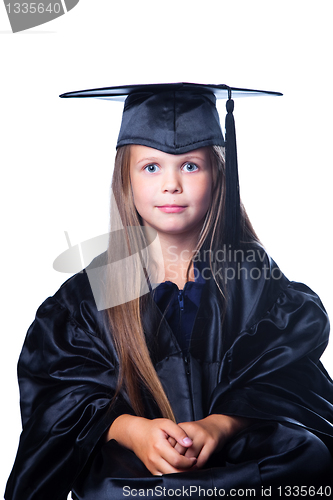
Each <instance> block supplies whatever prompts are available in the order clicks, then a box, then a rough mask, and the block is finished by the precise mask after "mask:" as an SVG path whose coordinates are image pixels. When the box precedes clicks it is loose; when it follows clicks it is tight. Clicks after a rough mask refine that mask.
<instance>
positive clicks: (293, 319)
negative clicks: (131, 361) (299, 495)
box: [5, 256, 333, 500]
mask: <svg viewBox="0 0 333 500" xmlns="http://www.w3.org/2000/svg"><path fill="white" fill-rule="evenodd" d="M242 265H243V267H244V269H245V270H247V272H248V273H250V272H251V270H253V269H255V268H258V269H259V270H260V269H261V270H262V271H263V270H264V268H265V272H262V273H261V274H260V276H259V278H258V279H246V274H245V273H241V274H240V276H239V277H238V278H237V279H235V280H230V282H229V287H228V306H227V311H226V317H225V321H224V323H223V327H222V326H221V304H220V300H219V294H218V291H217V289H216V286H215V284H214V282H213V280H212V279H209V277H206V284H205V288H204V291H203V294H202V300H201V303H200V307H199V310H198V313H197V317H196V321H195V325H194V329H193V332H192V338H191V343H190V349H189V352H188V353H186V354H187V356H186V362H185V358H184V353H183V352H182V351H181V349H180V347H179V345H178V343H177V340H176V339H175V337H174V335H173V333H172V331H171V329H170V327H169V326H168V324H167V322H166V321H165V320H164V319H163V317H162V314H161V312H160V310H159V309H158V307H157V306H156V304H155V303H154V301H153V299H152V298H150V297H148V305H147V307H146V310H145V313H144V317H143V325H144V330H145V334H146V338H147V344H148V347H149V349H150V353H151V357H152V360H153V362H154V365H155V367H156V370H157V373H158V375H159V377H160V380H161V382H162V384H163V386H164V388H165V391H166V393H167V396H168V398H169V400H170V403H171V405H172V407H173V410H174V413H175V415H176V419H177V421H178V422H182V421H189V420H197V419H200V418H203V417H204V416H207V415H208V414H211V413H222V414H229V415H239V416H246V417H251V418H254V419H256V420H257V421H258V422H259V423H258V424H257V425H258V426H259V430H258V429H257V430H256V431H254V429H253V428H252V431H253V432H252V431H251V428H250V429H249V431H248V433H245V434H244V433H242V434H241V435H240V436H239V437H237V439H236V440H233V441H232V442H231V443H230V446H229V448H228V450H229V452H230V453H231V451H230V450H232V449H233V450H234V452H233V453H234V455H233V454H231V455H230V456H231V458H230V456H228V457H225V458H224V459H223V460H224V462H223V463H224V465H223V467H225V463H228V464H229V465H228V467H227V469H228V474H230V475H229V479H228V481H229V483H226V484H229V486H231V485H232V484H234V485H237V484H243V483H242V480H241V478H242V477H247V476H248V477H249V481H250V479H251V478H253V481H254V482H255V481H257V483H258V485H259V483H260V487H261V486H262V484H265V485H267V487H269V486H270V484H269V482H270V481H275V482H276V481H278V480H279V481H282V478H283V477H285V476H284V475H285V473H286V470H287V469H288V467H289V468H290V467H291V469H290V470H293V466H294V469H295V470H297V469H299V467H300V466H299V465H297V464H299V463H301V462H302V461H303V465H302V466H301V468H302V467H303V470H304V474H305V472H306V475H305V477H304V479H305V478H307V477H308V474H309V472H308V470H309V464H310V465H311V467H312V465H313V464H312V462H313V463H316V464H319V471H318V470H314V474H312V478H311V479H312V480H313V481H315V480H317V479H318V481H322V480H324V479H325V481H328V480H331V479H326V477H327V469H331V468H332V464H331V463H330V457H329V455H327V450H328V449H329V450H330V452H331V453H332V452H333V426H332V422H333V407H332V403H333V385H332V381H331V380H330V378H329V377H328V376H327V374H326V372H325V370H324V369H323V367H322V365H321V363H320V361H319V358H320V356H321V354H322V352H323V350H324V348H325V346H326V344H327V338H328V331H329V326H328V319H327V315H326V312H325V310H324V308H323V306H322V304H321V302H320V300H319V299H318V297H317V296H316V295H315V294H314V293H313V292H312V291H311V290H310V289H309V288H307V287H306V286H305V285H302V284H297V283H291V282H289V281H288V280H287V279H286V278H285V277H284V276H283V275H282V274H281V273H280V272H279V269H278V268H277V266H276V264H275V263H274V262H273V261H272V260H270V259H269V258H268V257H267V256H264V258H263V259H261V258H259V259H257V260H256V261H254V262H250V261H248V260H245V261H244V262H243V264H242ZM248 275H249V274H248ZM117 374H118V361H117V356H116V353H115V350H114V347H113V344H112V341H111V338H110V334H109V332H108V328H107V324H106V321H105V315H104V313H103V311H102V312H98V311H97V310H96V307H95V305H94V301H93V297H92V293H91V290H90V286H89V282H88V279H87V275H86V273H85V272H84V273H79V274H78V275H76V276H74V277H73V278H71V279H70V280H68V281H67V282H66V283H65V284H64V285H63V286H62V287H61V288H60V290H59V291H58V292H57V293H56V294H55V296H54V297H51V298H49V299H47V300H46V301H45V302H44V304H42V306H41V307H40V308H39V310H38V311H37V315H36V320H35V322H34V323H33V325H32V326H31V327H30V329H29V331H28V334H27V338H26V341H25V344H24V347H23V350H22V353H21V356H20V360H19V382H20V391H21V411H22V423H23V432H22V435H21V439H20V445H19V450H18V454H17V457H16V461H15V464H14V467H13V471H12V474H11V476H10V478H9V481H8V484H7V490H6V496H5V498H6V500H45V499H47V500H63V499H65V498H66V496H67V494H68V492H69V491H70V490H72V489H74V491H75V494H76V495H77V498H79V499H80V500H81V499H90V498H91V499H92V498H94V500H95V499H96V500H97V499H98V500H101V499H104V498H105V499H106V498H107V499H109V498H117V495H118V493H116V491H118V490H116V489H115V490H113V488H114V487H115V485H116V484H118V483H117V480H116V478H117V477H118V478H123V477H127V476H126V474H128V472H126V470H127V469H126V467H125V468H124V472H123V473H121V472H119V468H120V469H121V463H120V465H119V463H118V462H117V460H114V457H116V458H117V457H118V455H117V454H116V455H114V453H113V451H112V450H113V448H112V446H113V444H109V445H105V437H104V436H105V432H106V430H107V429H108V428H109V426H110V425H111V423H112V421H113V420H114V419H115V418H116V417H117V416H119V415H120V414H122V413H130V414H133V410H132V408H131V406H130V403H129V401H128V398H127V396H126V394H125V393H123V394H121V395H120V396H119V397H118V398H117V401H115V402H113V404H112V405H111V408H110V404H111V401H112V400H113V395H114V391H115V387H116V383H117ZM175 380H177V383H176V384H175V383H174V381H175ZM143 402H144V404H145V409H146V416H147V418H156V417H159V416H160V415H159V411H158V409H157V408H156V406H155V405H154V403H152V401H151V399H150V398H149V397H148V396H146V395H145V393H144V391H143ZM268 425H273V426H277V425H280V426H282V428H280V427H279V432H278V433H274V432H273V431H272V432H271V433H270V434H269V433H268V434H267V426H268ZM265 429H266V430H265ZM290 429H293V431H294V433H295V436H296V438H297V436H300V435H301V437H300V438H299V439H300V442H301V443H303V444H304V439H305V438H304V436H303V434H302V432H307V436H309V435H310V436H312V437H313V439H315V441H316V443H317V444H316V445H313V439H312V440H311V439H308V441H309V442H311V443H312V444H311V449H312V450H313V449H314V448H313V446H315V450H316V451H315V452H312V456H313V457H315V458H314V459H313V460H311V461H310V459H309V456H310V455H311V453H309V452H307V453H305V451H304V450H305V449H306V448H307V446H305V445H304V446H305V448H304V446H303V444H302V446H300V445H299V444H298V445H295V447H294V449H295V450H297V449H298V450H303V451H302V453H299V454H298V453H296V452H295V451H294V452H293V451H292V450H290V449H289V451H288V450H287V451H286V453H287V452H288V453H289V458H288V460H289V461H288V460H287V461H286V462H284V459H283V458H281V446H282V445H283V443H284V442H285V441H286V442H290V439H291V436H292V433H291V432H290ZM306 429H308V430H309V431H311V432H308V431H307V430H306ZM241 436H243V438H241ZM244 436H246V438H244ZM316 436H317V437H316ZM238 438H239V439H238ZM241 439H243V441H241ZM244 439H245V441H244ZM305 441H306V439H305ZM241 442H243V444H242V445H241V444H240V443H241ZM245 442H246V443H248V444H246V446H245V444H244V443H245ZM251 443H252V444H251ZM256 443H257V444H256ZM260 443H261V444H260ZM233 446H234V448H232V447H233ZM244 446H245V448H244ZM320 446H322V448H321V447H320ZM235 450H238V451H237V453H238V455H237V453H236V451H235ZM253 450H254V451H253ZM255 450H257V451H255ZM125 451H126V453H127V450H125ZM303 452H304V453H303ZM117 453H118V452H117ZM128 453H129V452H128ZM235 453H236V455H235ZM256 453H259V455H258V456H257V455H256ZM283 453H284V452H283ZM290 453H291V454H290ZM119 456H121V454H120V455H119ZM131 456H132V458H134V459H135V457H133V454H132V455H131ZM233 456H234V457H238V458H237V459H232V457H233ZM320 456H322V457H323V458H322V462H320V460H319V458H318V457H320ZM258 457H259V458H258ZM290 457H293V460H291V459H290ZM265 460H266V462H265ZM298 460H301V462H298ZM96 463H97V464H98V463H101V464H103V467H102V469H103V470H106V469H109V470H110V471H112V470H113V467H114V468H115V470H116V471H117V476H112V477H110V474H109V475H108V474H107V475H104V476H99V475H98V474H99V471H98V467H97V468H96V467H95V465H94V464H96ZM265 463H266V466H265ZM272 464H273V465H274V467H273V466H272ZM284 464H285V465H284ZM288 464H289V465H288ZM293 464H294V465H293ZM320 464H321V465H320ZM104 465H105V467H104ZM287 465H288V467H287ZM137 466H138V461H137V459H135V460H134V465H133V466H131V467H132V472H133V477H134V478H135V477H137V476H136V475H137V474H139V477H142V467H143V466H142V465H139V467H138V470H139V472H137ZM219 468H222V466H221V465H220V464H218V467H215V466H214V467H213V469H214V470H213V469H209V470H210V472H207V471H200V473H196V475H197V474H199V476H198V477H200V478H201V479H202V481H203V483H204V482H205V481H212V479H211V478H212V475H213V476H214V478H215V479H214V481H217V483H216V484H222V485H223V484H224V483H223V481H227V479H224V478H225V477H227V476H226V473H225V469H223V470H221V471H220V472H219ZM102 469H101V471H100V473H101V474H102ZM144 469H145V468H144ZM211 470H213V472H211ZM288 470H289V469H288ZM83 471H84V473H83ZM140 471H141V472H140ZM270 471H273V472H272V476H271V477H270V476H269V473H270ZM82 474H84V478H85V480H84V481H82V477H83V476H82ZM122 474H123V475H122ZM124 474H125V476H124ZM129 474H130V473H129ZM145 474H146V472H145ZM243 475H245V476H243ZM322 475H324V476H325V477H324V479H323V478H322V477H321V476H322ZM172 476H173V477H167V476H164V477H163V478H162V479H161V478H159V479H158V480H159V481H162V482H163V484H164V482H165V484H169V482H170V484H175V483H177V484H180V483H181V481H182V480H185V476H184V477H183V476H182V475H177V477H174V475H172ZM94 477H95V479H94ZM309 477H310V476H309ZM208 478H210V479H208ZM192 479H193V476H191V478H190V480H192ZM201 479H200V481H201ZM298 479H299V478H297V477H296V476H295V481H298ZM149 480H151V478H149ZM154 480H155V479H154ZM156 480H157V479H156ZM251 480H252V479H251ZM290 480H292V477H291V478H290ZM99 481H100V484H99ZM122 481H123V480H122V479H121V481H120V483H119V484H123V483H122ZM145 481H146V479H145ZM237 481H238V482H237ZM92 483H93V484H92ZM119 484H118V486H117V488H118V487H120V486H119ZM249 484H250V483H249ZM251 484H252V483H251ZM276 484H277V483H276ZM281 484H282V483H281ZM295 484H297V483H295ZM85 485H87V486H85ZM88 485H89V486H88ZM105 485H107V486H105ZM323 485H324V484H323ZM222 487H223V486H221V488H222ZM234 487H235V488H236V487H237V486H234ZM255 487H259V486H257V485H256V486H255ZM105 488H106V489H105ZM92 491H93V492H94V495H95V496H94V497H92V496H91V495H92V493H91V492H92ZM119 498H123V495H122V496H121V497H119Z"/></svg>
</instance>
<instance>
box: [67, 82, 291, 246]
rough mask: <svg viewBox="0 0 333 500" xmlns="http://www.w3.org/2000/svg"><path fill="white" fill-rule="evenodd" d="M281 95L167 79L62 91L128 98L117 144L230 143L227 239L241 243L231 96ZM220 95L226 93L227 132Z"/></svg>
mask: <svg viewBox="0 0 333 500" xmlns="http://www.w3.org/2000/svg"><path fill="white" fill-rule="evenodd" d="M250 95H282V94H281V93H279V92H271V91H264V90H251V89H242V88H236V87H229V86H227V85H201V84H196V83H165V84H164V83H163V84H148V85H125V86H122V87H119V86H118V87H105V88H98V89H90V90H81V91H76V92H68V93H66V94H62V95H61V96H60V97H82V98H87V97H95V98H100V99H108V100H121V101H125V103H124V111H123V117H122V123H121V127H120V132H119V136H118V141H117V148H118V147H121V146H124V145H128V144H139V145H143V146H148V147H151V148H154V149H159V150H161V151H164V152H165V153H171V154H182V153H186V152H189V151H192V150H194V149H198V148H201V147H204V146H214V145H215V146H225V148H226V202H225V203H226V204H225V224H226V231H225V243H226V244H230V245H232V246H234V247H237V246H238V244H239V235H240V228H239V221H240V197H239V182H238V166H237V149H236V133H235V123H234V117H233V109H234V101H233V100H232V97H246V96H250ZM216 99H226V100H227V103H226V108H227V115H226V120H225V138H224V136H223V133H222V130H221V125H220V120H219V114H218V111H217V108H216Z"/></svg>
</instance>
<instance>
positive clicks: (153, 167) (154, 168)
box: [144, 163, 159, 174]
mask: <svg viewBox="0 0 333 500" xmlns="http://www.w3.org/2000/svg"><path fill="white" fill-rule="evenodd" d="M144 169H145V170H146V172H149V173H150V174H154V173H155V172H157V171H158V170H159V167H158V166H157V165H156V164H155V163H151V164H150V165H146V166H145V168H144Z"/></svg>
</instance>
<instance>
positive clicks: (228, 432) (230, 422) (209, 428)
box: [175, 415, 249, 469]
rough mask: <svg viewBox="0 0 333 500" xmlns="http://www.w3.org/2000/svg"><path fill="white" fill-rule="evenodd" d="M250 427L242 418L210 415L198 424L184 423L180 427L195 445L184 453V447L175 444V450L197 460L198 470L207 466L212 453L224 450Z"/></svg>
mask: <svg viewBox="0 0 333 500" xmlns="http://www.w3.org/2000/svg"><path fill="white" fill-rule="evenodd" d="M248 425H249V421H248V420H247V419H245V418H241V417H229V416H227V415H209V416H208V417H206V418H203V419H202V420H197V421H196V422H183V423H181V424H179V426H180V427H181V428H182V429H183V430H184V431H185V432H186V434H187V435H188V436H189V437H190V438H191V439H192V441H193V444H192V446H191V447H189V448H187V450H186V451H185V452H184V446H181V445H180V444H179V443H178V442H177V443H175V450H177V451H179V453H184V456H185V457H192V458H193V457H195V458H197V463H196V466H195V467H196V468H199V469H200V468H201V467H203V466H204V465H205V463H206V462H207V460H208V459H209V457H210V456H211V455H212V453H214V452H217V451H219V450H221V449H222V447H223V446H224V445H225V443H226V442H227V441H228V440H229V439H230V438H231V437H232V436H233V435H234V434H236V433H237V432H239V431H241V430H242V429H243V428H245V427H247V426H248Z"/></svg>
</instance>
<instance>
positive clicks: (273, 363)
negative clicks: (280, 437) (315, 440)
mask: <svg viewBox="0 0 333 500" xmlns="http://www.w3.org/2000/svg"><path fill="white" fill-rule="evenodd" d="M263 265H265V266H266V270H267V269H268V270H269V272H266V274H265V275H264V274H263V275H262V278H261V281H260V280H258V282H256V283H254V281H253V280H249V282H246V280H243V282H242V283H241V284H239V283H238V289H237V292H236V293H235V294H234V299H235V300H234V301H233V305H232V306H231V308H233V310H232V311H231V313H230V315H229V318H230V317H232V318H237V322H238V323H237V325H236V324H235V321H233V320H232V319H231V320H230V319H229V321H228V318H227V321H226V324H227V325H228V333H227V334H226V339H227V340H226V342H227V344H228V346H227V349H226V353H225V356H224V359H223V363H222V365H221V370H220V374H219V383H218V384H217V386H216V388H215V390H214V392H213V394H212V398H211V406H210V413H225V414H230V415H239V416H245V417H252V418H255V419H266V420H278V421H285V422H291V423H294V424H298V425H301V426H304V427H306V428H308V429H309V430H312V431H314V432H315V433H317V434H318V435H319V436H320V437H321V438H322V439H323V440H324V441H327V443H328V444H329V446H330V448H331V449H332V447H333V442H332V441H333V439H332V436H333V385H332V380H331V379H330V377H329V375H328V374H327V372H326V371H325V369H324V367H323V366H322V364H321V362H320V356H321V355H322V353H323V351H324V349H325V347H326V345H327V342H328V335H329V322H328V317H327V314H326V311H325V309H324V307H323V305H322V303H321V301H320V299H319V298H318V296H317V295H316V294H315V293H314V292H313V291H312V290H310V289H309V288H308V287H307V286H305V285H303V284H300V283H295V282H289V281H288V280H287V279H286V278H285V276H283V275H282V273H281V272H279V269H278V267H277V266H276V264H275V263H274V262H273V261H271V260H270V259H269V258H268V257H266V260H265V262H264V264H263ZM274 277H279V279H275V278H274ZM245 302H246V303H247V307H246V308H245V307H242V311H240V310H238V305H237V304H244V303H245ZM237 311H238V312H237ZM244 311H246V313H245V314H244ZM229 312H230V311H229ZM237 328H238V333H237ZM235 332H236V333H235Z"/></svg>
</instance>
